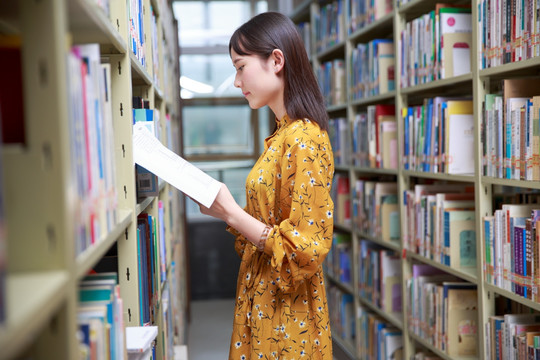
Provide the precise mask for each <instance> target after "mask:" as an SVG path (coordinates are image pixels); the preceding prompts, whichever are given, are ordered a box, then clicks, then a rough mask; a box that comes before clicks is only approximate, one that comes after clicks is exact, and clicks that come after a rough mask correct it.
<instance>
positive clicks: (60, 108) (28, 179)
mask: <svg viewBox="0 0 540 360" xmlns="http://www.w3.org/2000/svg"><path fill="white" fill-rule="evenodd" d="M105 3H110V6H109V8H108V9H104V8H102V7H101V6H100V5H98V3H97V2H96V1H92V0H44V1H37V2H36V1H21V2H19V1H15V2H11V1H8V2H2V4H1V5H0V36H5V35H9V36H15V37H18V38H20V39H21V44H22V48H21V53H22V57H21V59H22V60H21V62H22V75H23V88H24V96H23V103H24V113H25V114H24V115H25V117H24V126H25V133H26V142H25V143H24V144H5V145H3V146H2V170H3V188H4V210H5V219H4V220H5V223H6V227H7V229H8V230H7V244H6V246H7V248H6V249H5V251H6V252H7V253H6V256H5V257H6V259H7V274H6V275H5V277H6V278H5V282H6V288H5V289H4V290H5V294H6V298H5V299H6V308H5V313H6V316H7V319H6V321H5V323H4V324H0V349H2V354H0V358H1V359H15V358H21V357H24V356H31V357H32V358H35V359H65V360H71V359H76V358H78V357H79V351H80V346H79V340H78V336H77V330H78V323H77V308H78V289H79V282H80V281H81V280H82V279H83V277H85V276H86V275H87V273H88V272H89V271H91V270H92V269H94V268H95V266H96V265H98V264H99V263H100V261H102V260H103V259H104V257H105V256H106V255H107V254H108V252H109V250H111V249H113V248H116V249H115V251H114V253H115V254H116V253H117V268H116V269H117V273H118V279H119V285H120V293H121V298H122V300H123V310H124V313H123V316H122V317H123V320H124V326H140V325H141V324H140V322H141V316H142V314H141V304H140V303H139V284H138V280H137V277H138V275H137V274H138V271H139V266H138V261H137V256H138V255H137V216H138V215H139V214H140V213H142V212H148V213H151V214H153V215H154V216H156V217H157V214H158V202H159V201H161V202H162V203H163V207H164V213H165V217H164V218H165V223H166V224H165V241H164V242H165V244H166V246H165V247H166V254H167V258H166V274H167V278H166V280H165V281H159V284H158V285H157V289H158V291H157V294H158V299H156V301H157V303H156V306H157V309H158V310H157V311H156V314H155V324H153V325H157V326H158V328H159V331H158V338H157V341H156V352H157V357H158V358H160V359H161V358H162V359H174V354H172V353H170V352H169V351H168V346H167V344H168V343H169V341H170V340H172V341H173V342H174V343H175V344H176V345H182V344H184V343H185V341H186V339H185V328H186V326H187V323H186V319H187V318H186V314H185V312H186V309H187V303H186V302H187V298H186V295H185V293H186V290H187V289H186V270H185V257H186V255H185V253H184V252H185V250H184V249H185V210H184V198H183V195H181V193H180V192H179V191H177V190H176V189H175V188H173V187H172V186H170V185H169V184H166V183H163V182H162V183H160V186H159V195H158V196H154V197H149V198H146V199H144V200H138V199H137V193H136V191H137V189H136V182H135V166H134V162H133V155H132V123H133V116H132V97H133V96H142V97H144V98H145V99H147V100H148V101H149V105H150V108H151V109H155V110H158V111H159V113H160V123H159V124H160V133H161V134H162V135H163V136H162V139H161V141H162V142H164V143H166V141H167V131H171V132H172V135H173V136H172V138H173V143H172V144H169V145H170V147H171V149H172V150H173V151H175V152H177V153H180V146H179V144H180V139H179V137H180V116H181V113H180V89H179V83H178V80H176V81H175V80H174V79H179V69H178V66H179V64H178V55H179V49H178V46H179V45H178V24H177V22H176V20H175V19H174V16H173V13H172V8H171V3H170V2H168V1H166V0H142V8H143V9H144V10H143V12H142V15H141V18H140V19H141V23H142V24H143V26H144V32H145V38H146V40H145V43H144V52H145V56H146V61H145V64H143V63H142V62H141V61H140V60H139V59H138V58H137V56H135V54H134V53H133V51H132V49H131V39H130V36H129V19H128V13H129V6H130V5H129V3H128V2H125V1H110V2H108V1H105ZM152 13H153V14H154V18H155V28H156V36H155V37H152V34H151V28H152V22H153V20H152V18H151V14H152ZM152 41H157V44H155V45H156V46H154V47H153V46H152ZM92 43H97V44H99V53H100V56H101V63H109V64H110V66H111V84H110V96H111V98H112V104H111V107H112V122H113V124H112V127H113V133H114V144H115V146H114V154H111V156H112V157H113V158H114V163H115V168H114V170H115V171H114V173H115V180H116V183H115V188H116V199H115V203H116V213H117V215H116V221H115V223H114V224H112V225H111V226H110V228H109V227H108V230H106V231H104V233H103V234H101V235H100V236H98V237H97V238H96V241H95V243H93V244H91V245H90V246H89V247H88V248H87V249H85V250H84V251H82V252H81V253H80V254H79V255H76V246H75V240H74V239H75V229H74V228H75V225H74V223H75V220H74V218H75V212H74V208H73V197H74V193H73V192H74V186H73V182H74V179H73V171H74V170H73V165H72V161H71V159H70V156H71V154H70V152H71V151H72V148H71V145H70V140H71V138H70V137H71V135H70V131H69V129H70V116H71V115H70V111H69V109H70V104H69V82H70V73H69V71H68V69H69V67H68V61H67V59H68V54H69V53H70V51H71V47H72V46H74V45H83V44H92ZM153 51H157V54H156V57H153V56H152V54H153ZM154 60H155V61H156V62H157V63H156V64H154ZM154 65H155V66H154ZM2 121H9V119H2ZM176 137H178V139H177V138H176ZM156 257H157V256H156ZM173 264H174V266H173ZM156 265H157V266H159V264H156ZM173 271H174V273H173ZM173 281H174V282H173ZM165 287H167V288H168V291H169V292H170V293H171V297H176V298H178V299H180V300H179V308H173V303H172V302H171V303H169V304H168V306H169V311H170V313H171V314H172V319H173V321H174V323H173V324H172V326H171V328H172V329H175V330H173V331H174V333H168V328H167V327H166V326H165V325H166V322H167V319H164V318H163V313H162V310H161V306H163V305H164V302H165V301H166V300H167V299H162V298H161V296H162V295H163V289H164V288H165ZM120 351H123V352H124V354H125V348H124V349H123V350H122V349H121V350H120ZM124 358H125V359H127V355H125V357H124Z"/></svg>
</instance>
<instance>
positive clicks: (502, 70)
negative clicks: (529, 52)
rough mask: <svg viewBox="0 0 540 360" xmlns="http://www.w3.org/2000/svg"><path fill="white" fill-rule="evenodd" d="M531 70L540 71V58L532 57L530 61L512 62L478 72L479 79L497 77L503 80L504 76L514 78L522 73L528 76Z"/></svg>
mask: <svg viewBox="0 0 540 360" xmlns="http://www.w3.org/2000/svg"><path fill="white" fill-rule="evenodd" d="M533 68H539V69H537V73H538V71H540V57H533V58H531V59H527V60H523V61H517V62H512V63H508V64H504V65H499V66H495V67H492V68H487V69H481V70H479V72H478V75H479V76H480V78H483V77H499V78H503V77H505V76H516V75H519V74H520V73H522V74H523V75H528V76H530V75H531V74H530V72H531V70H532V69H533Z"/></svg>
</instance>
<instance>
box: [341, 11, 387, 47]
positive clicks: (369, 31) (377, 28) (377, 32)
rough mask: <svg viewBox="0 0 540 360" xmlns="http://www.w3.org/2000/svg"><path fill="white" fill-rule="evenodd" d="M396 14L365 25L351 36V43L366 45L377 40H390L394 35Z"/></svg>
mask: <svg viewBox="0 0 540 360" xmlns="http://www.w3.org/2000/svg"><path fill="white" fill-rule="evenodd" d="M393 29H394V13H393V12H390V13H389V14H386V15H384V16H383V17H382V18H380V19H378V20H376V21H374V22H372V23H371V24H368V25H364V26H363V27H362V28H361V29H358V30H356V31H355V32H353V33H352V34H350V35H349V41H351V42H353V43H355V44H357V43H366V42H369V41H372V40H373V39H376V38H383V39H384V38H388V37H389V36H392V35H393Z"/></svg>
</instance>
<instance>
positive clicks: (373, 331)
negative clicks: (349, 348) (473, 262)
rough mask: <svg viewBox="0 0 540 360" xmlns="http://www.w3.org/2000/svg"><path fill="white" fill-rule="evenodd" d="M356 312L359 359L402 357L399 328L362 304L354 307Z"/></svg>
mask: <svg viewBox="0 0 540 360" xmlns="http://www.w3.org/2000/svg"><path fill="white" fill-rule="evenodd" d="M356 314H357V321H358V322H359V324H360V334H359V336H358V341H357V354H358V357H359V359H370V360H396V359H404V354H403V334H402V332H401V330H399V329H398V328H396V327H394V326H393V325H391V324H389V323H388V322H386V321H385V320H384V319H382V318H381V317H380V316H379V315H377V314H374V313H373V312H371V311H369V309H367V308H365V307H363V306H359V307H358V308H357V309H356Z"/></svg>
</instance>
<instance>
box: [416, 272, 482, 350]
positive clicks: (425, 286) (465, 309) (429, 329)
mask: <svg viewBox="0 0 540 360" xmlns="http://www.w3.org/2000/svg"><path fill="white" fill-rule="evenodd" d="M406 286H407V292H408V293H407V294H406V298H407V301H406V307H407V308H406V310H407V317H408V318H407V324H408V327H409V331H411V332H412V333H414V334H416V335H418V336H419V337H422V338H423V339H424V340H425V341H427V342H428V343H429V344H431V345H432V346H433V347H435V348H437V349H439V350H441V351H443V352H445V353H446V354H448V355H449V356H457V357H474V356H477V354H478V350H479V349H478V307H477V304H478V300H477V289H476V285H475V284H472V283H467V282H464V281H461V280H459V279H457V278H455V277H454V276H452V275H449V274H447V273H445V272H443V271H442V270H439V269H437V268H434V267H431V266H429V265H427V264H413V265H412V277H411V278H410V279H408V280H407V284H406Z"/></svg>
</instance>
